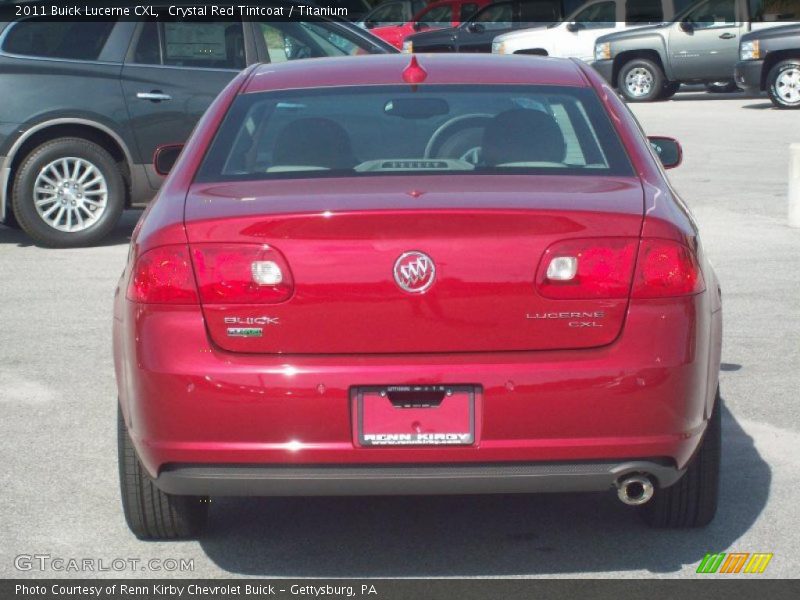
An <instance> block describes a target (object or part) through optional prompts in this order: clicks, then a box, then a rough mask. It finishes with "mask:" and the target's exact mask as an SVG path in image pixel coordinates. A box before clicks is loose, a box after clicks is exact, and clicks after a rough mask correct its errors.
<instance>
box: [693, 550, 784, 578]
mask: <svg viewBox="0 0 800 600" xmlns="http://www.w3.org/2000/svg"><path fill="white" fill-rule="evenodd" d="M771 560H772V553H771V552H769V553H767V552H753V553H750V552H730V553H728V554H725V553H724V552H720V553H718V554H711V553H709V554H706V555H705V557H703V560H702V561H701V562H700V565H699V566H698V567H697V572H698V573H725V574H727V575H731V574H734V573H763V572H764V571H765V570H766V568H767V565H768V564H769V561H771Z"/></svg>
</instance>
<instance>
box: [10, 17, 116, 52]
mask: <svg viewBox="0 0 800 600" xmlns="http://www.w3.org/2000/svg"><path fill="white" fill-rule="evenodd" d="M113 28H114V23H113V22H104V21H43V20H39V19H27V20H25V21H20V22H18V23H16V24H14V25H13V26H12V27H11V29H10V30H9V32H8V34H7V35H6V38H5V41H4V42H3V51H4V52H8V53H9V54H21V55H23V56H38V57H42V58H68V59H72V60H97V59H98V58H99V57H100V52H102V50H103V46H105V44H106V41H107V40H108V36H109V35H111V30H112V29H113Z"/></svg>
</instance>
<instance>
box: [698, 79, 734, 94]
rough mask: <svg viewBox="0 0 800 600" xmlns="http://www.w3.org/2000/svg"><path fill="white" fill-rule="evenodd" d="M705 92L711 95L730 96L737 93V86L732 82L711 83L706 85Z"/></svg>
mask: <svg viewBox="0 0 800 600" xmlns="http://www.w3.org/2000/svg"><path fill="white" fill-rule="evenodd" d="M706 90H707V91H708V92H710V93H712V94H731V93H733V92H738V91H739V86H738V85H736V83H735V82H734V81H733V80H729V81H712V82H710V83H707V84H706Z"/></svg>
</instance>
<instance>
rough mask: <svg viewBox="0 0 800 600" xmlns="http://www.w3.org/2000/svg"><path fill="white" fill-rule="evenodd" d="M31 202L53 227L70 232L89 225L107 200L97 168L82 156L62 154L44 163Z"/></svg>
mask: <svg viewBox="0 0 800 600" xmlns="http://www.w3.org/2000/svg"><path fill="white" fill-rule="evenodd" d="M33 195H34V204H35V206H36V211H37V212H38V213H39V216H40V217H41V218H42V220H43V221H44V222H45V223H47V224H48V225H49V226H50V227H52V228H53V229H57V230H59V231H65V232H69V233H73V232H76V231H83V230H85V229H88V228H89V227H91V226H92V225H93V224H94V223H96V222H97V220H98V219H99V218H100V217H101V216H102V215H103V213H104V212H105V210H106V206H107V204H108V185H107V182H106V178H105V176H104V175H103V173H102V172H101V171H100V169H98V168H97V166H95V165H94V164H92V163H91V162H89V161H88V160H86V159H83V158H77V157H65V158H60V159H58V160H54V161H53V162H51V163H48V164H47V165H45V166H44V167H43V168H42V170H41V171H40V172H39V174H38V175H37V176H36V181H35V183H34V186H33Z"/></svg>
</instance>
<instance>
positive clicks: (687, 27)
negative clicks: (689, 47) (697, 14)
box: [680, 21, 694, 33]
mask: <svg viewBox="0 0 800 600" xmlns="http://www.w3.org/2000/svg"><path fill="white" fill-rule="evenodd" d="M680 28H681V31H685V32H686V33H691V32H692V31H694V25H692V24H691V22H690V21H681V22H680Z"/></svg>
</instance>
